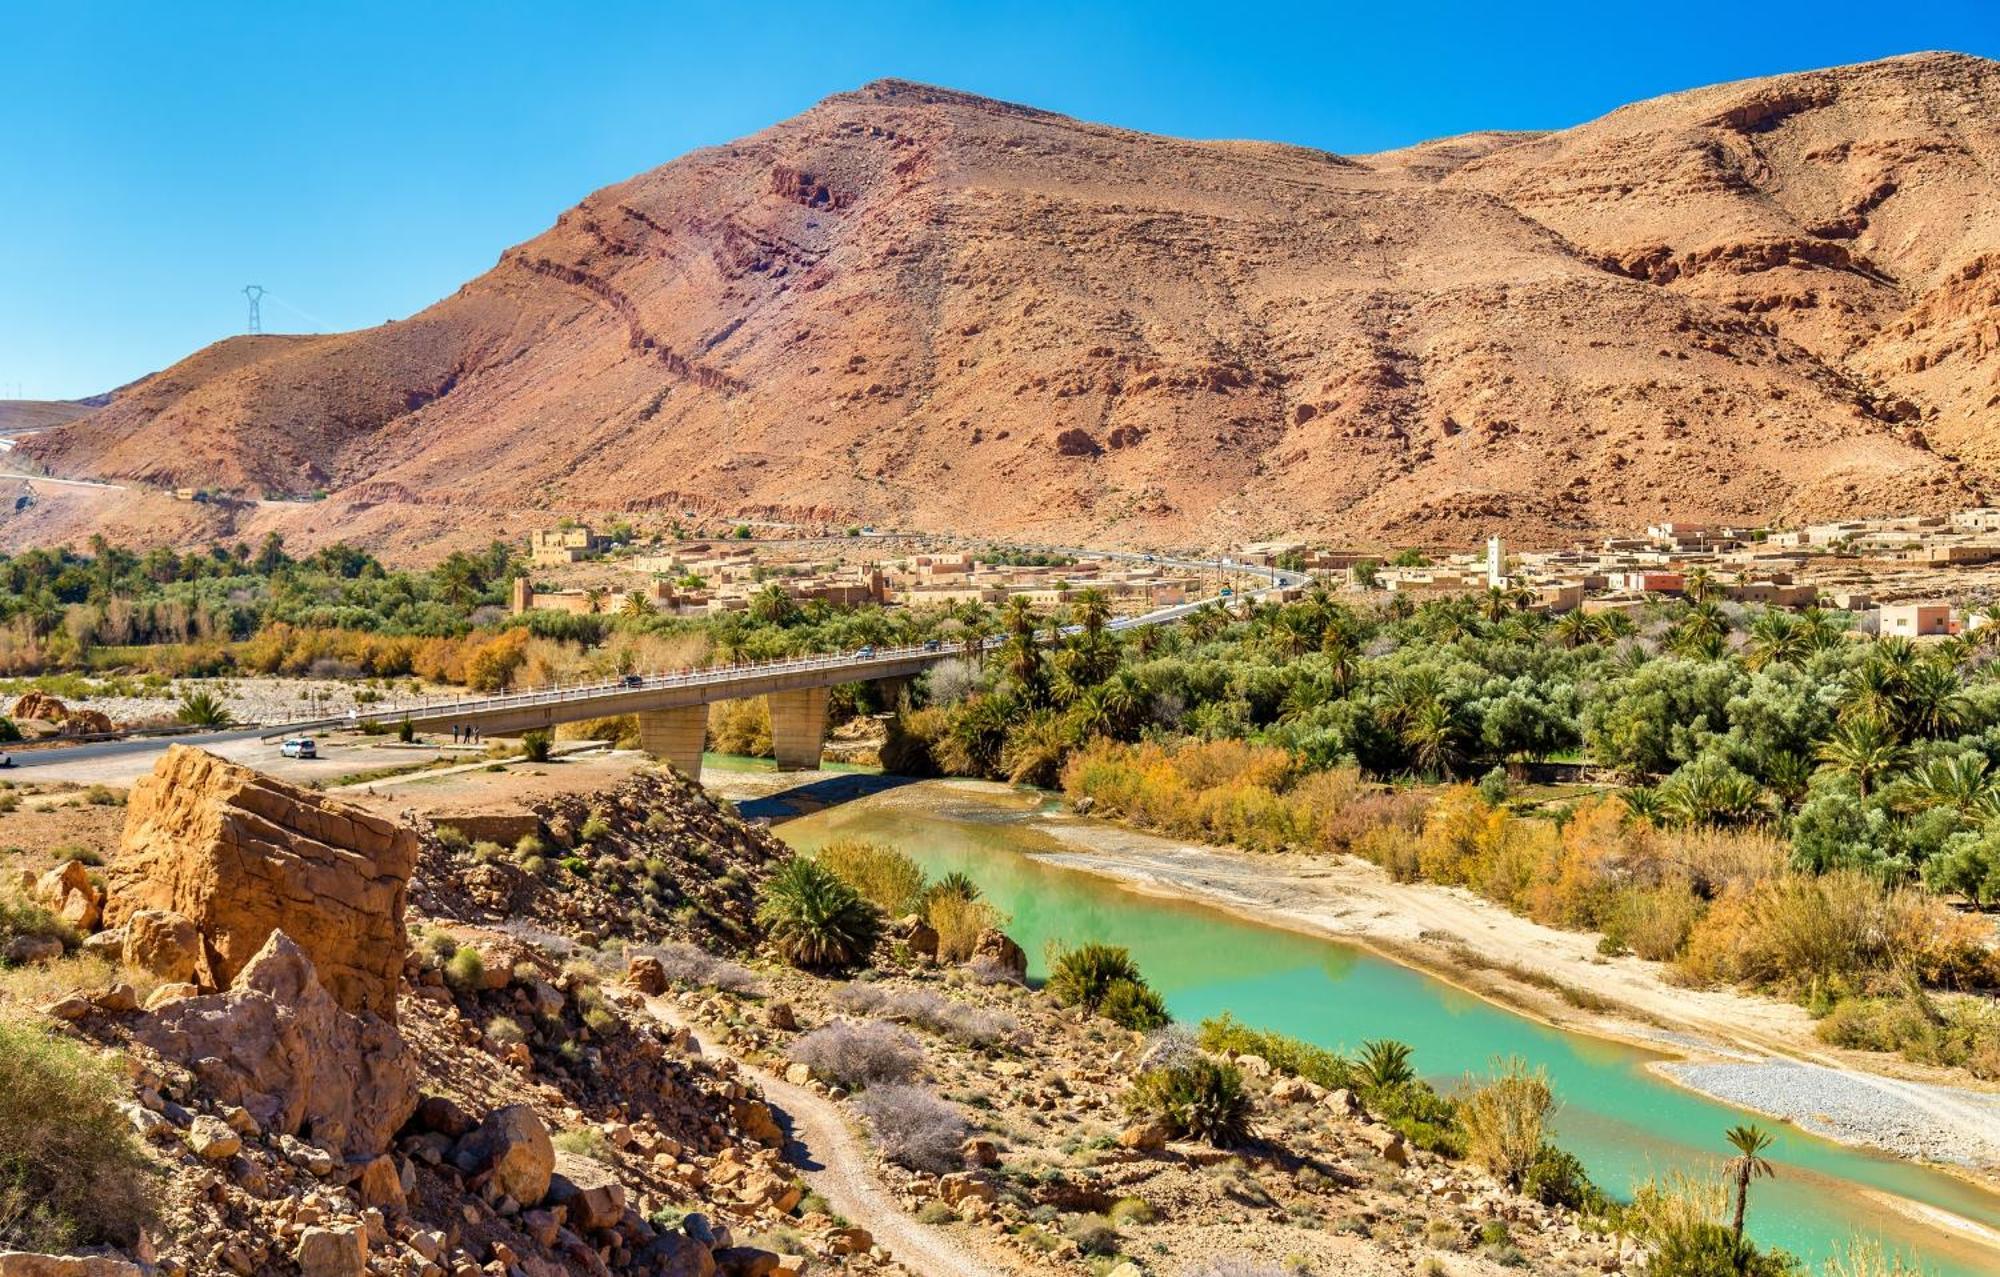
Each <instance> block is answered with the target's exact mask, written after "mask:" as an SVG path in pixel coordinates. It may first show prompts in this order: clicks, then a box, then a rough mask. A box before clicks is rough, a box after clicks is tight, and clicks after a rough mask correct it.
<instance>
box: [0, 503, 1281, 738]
mask: <svg viewBox="0 0 2000 1277" xmlns="http://www.w3.org/2000/svg"><path fill="white" fill-rule="evenodd" d="M58 482H60V481H58ZM1037 548H1046V549H1049V550H1051V551H1055V552H1060V553H1066V554H1078V555H1083V554H1091V555H1095V556H1096V557H1100V558H1114V559H1120V560H1125V561H1131V562H1145V563H1155V564H1158V565H1160V566H1163V567H1178V568H1183V569H1193V570H1198V571H1208V570H1214V569H1222V570H1240V571H1244V572H1248V573H1253V574H1256V575H1258V576H1260V577H1263V576H1267V577H1268V578H1269V579H1270V582H1271V583H1270V584H1269V585H1260V586H1259V587H1258V588H1257V589H1255V590H1249V591H1246V593H1245V594H1244V595H1243V596H1242V597H1250V598H1255V597H1258V596H1261V595H1265V594H1269V593H1272V592H1275V591H1278V590H1282V589H1285V588H1288V587H1294V586H1298V585H1302V584H1304V583H1305V582H1306V581H1307V580H1308V579H1309V578H1307V577H1306V576H1305V575H1304V574H1302V573H1297V572H1288V571H1285V570H1283V569H1278V568H1261V567H1250V566H1248V565H1244V564H1239V563H1236V562H1234V561H1232V560H1230V559H1228V558H1222V559H1183V558H1174V557H1169V556H1165V555H1152V554H1138V553H1124V552H1117V551H1111V552H1105V551H1086V550H1074V549H1064V548H1061V547H1037ZM1217 601H1219V599H1202V600H1198V601H1196V602H1193V603H1181V604H1176V605H1174V606H1172V607H1164V608H1158V609H1155V610H1154V611H1151V612H1147V613H1144V614H1143V615H1140V616H1127V617H1119V618H1116V619H1114V620H1113V621H1112V622H1111V626H1110V627H1111V628H1112V629H1114V630H1121V631H1122V630H1130V629H1137V628H1140V627H1143V626H1149V625H1167V624H1172V623H1174V622H1176V621H1180V620H1183V619H1185V618H1186V617H1188V616H1190V615H1192V614H1193V613H1194V612H1196V611H1198V610H1200V609H1201V608H1203V607H1205V606H1207V605H1208V604H1209V603H1213V602H1217ZM1076 629H1077V627H1075V626H1070V627H1068V628H1067V629H1066V630H1065V631H1064V632H1065V633H1075V632H1076ZM1003 641H1004V640H1002V639H999V638H991V639H988V640H987V641H986V648H987V649H988V650H991V649H993V648H997V647H998V646H1000V644H1001V643H1002V642H1003ZM963 651H964V649H963V648H962V647H954V646H952V645H939V646H938V647H936V648H932V647H929V646H925V645H918V646H911V647H898V648H882V649H876V650H873V651H868V652H837V653H828V654H822V655H814V656H804V657H794V658H790V659H786V660H780V661H768V662H763V663H759V664H746V665H731V666H718V667H710V668H706V669H694V670H676V671H672V672H669V673H661V674H650V675H642V676H639V677H637V678H636V680H634V681H629V682H628V681H625V680H615V681H610V682H600V683H590V684H584V685H579V686H573V687H562V686H557V687H552V688H541V689H536V690H533V691H525V692H512V693H508V694H505V695H500V696H484V697H440V698H436V699H426V700H424V701H421V702H419V703H417V704H414V705H408V704H406V705H400V706H396V707H394V708H390V709H384V710H378V711H374V712H372V713H369V714H366V715H361V716H359V717H358V718H315V719H303V720H297V721H292V722H285V723H267V724H263V725H260V726H252V727H236V728H230V729H228V730H226V731H218V732H205V733H200V734H195V735H187V736H174V737H166V738H161V737H146V738H142V739H133V740H121V741H103V742H96V743H91V744H85V745H76V746H71V747H68V748H64V749H46V750H23V751H19V752H18V753H17V754H16V755H15V762H16V765H17V767H20V768H28V769H33V768H38V767H52V766H57V765H69V764H76V763H87V762H91V761H93V760H103V759H110V758H114V757H118V756H121V755H133V756H135V757H134V758H133V759H132V761H135V762H136V761H139V759H140V758H141V757H149V756H150V755H152V754H157V753H161V752H164V751H165V749H166V748H167V746H168V745H169V744H172V743H174V742H176V741H177V742H180V743H182V744H189V745H203V746H211V745H217V744H228V743H231V742H238V741H248V740H254V739H256V738H258V737H266V736H273V735H278V734H283V733H288V732H306V731H324V730H332V729H338V728H341V727H352V726H356V725H358V724H359V723H360V722H362V721H366V720H370V719H372V720H376V721H380V722H396V721H399V720H402V719H409V720H410V721H412V722H413V723H415V724H417V725H418V726H420V727H422V726H437V727H439V729H440V730H441V729H442V725H444V724H447V723H451V722H457V721H465V720H483V719H485V718H486V717H487V716H492V715H507V716H510V717H519V716H520V715H522V714H524V713H533V714H536V715H540V716H543V717H548V718H550V719H551V720H552V721H570V720H572V719H578V718H592V717H601V716H605V715H611V714H618V713H624V712H627V711H628V710H630V709H633V708H648V709H651V708H657V707H658V705H659V703H660V702H662V701H663V700H667V699H674V698H680V699H692V700H712V699H726V698H727V697H728V696H729V694H730V693H732V692H733V693H734V694H736V695H739V696H743V695H756V694H758V693H759V692H761V691H764V690H768V689H769V686H770V685H772V684H777V683H790V684H797V685H805V684H810V685H816V686H825V685H831V684H833V683H847V682H861V681H866V680H868V679H873V678H885V677H895V676H898V675H902V674H907V673H912V672H915V671H916V670H919V669H922V668H925V667H928V666H930V665H933V664H936V663H937V662H939V661H943V660H947V659H950V658H952V657H954V656H957V655H961V654H963ZM559 706H560V707H565V708H563V709H561V710H560V711H558V710H557V707H559ZM141 770H143V769H141Z"/></svg>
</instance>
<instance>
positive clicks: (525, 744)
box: [521, 731, 553, 763]
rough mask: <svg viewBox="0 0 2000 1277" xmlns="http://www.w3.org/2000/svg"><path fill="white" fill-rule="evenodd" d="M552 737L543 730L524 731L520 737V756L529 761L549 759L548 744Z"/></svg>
mask: <svg viewBox="0 0 2000 1277" xmlns="http://www.w3.org/2000/svg"><path fill="white" fill-rule="evenodd" d="M552 741H553V738H552V737H551V736H550V735H549V734H548V733H547V732H544V731H532V732H527V733H524V734H523V735H522V737H521V757H522V758H525V759H527V760H528V761H529V762H531V763H546V762H548V761H549V746H550V744H551V743H552Z"/></svg>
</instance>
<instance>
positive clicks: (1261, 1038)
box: [1199, 1011, 1357, 1091]
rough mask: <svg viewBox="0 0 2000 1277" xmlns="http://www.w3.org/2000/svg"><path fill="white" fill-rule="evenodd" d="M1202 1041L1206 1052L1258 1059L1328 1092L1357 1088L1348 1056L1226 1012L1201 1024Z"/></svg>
mask: <svg viewBox="0 0 2000 1277" xmlns="http://www.w3.org/2000/svg"><path fill="white" fill-rule="evenodd" d="M1199 1041H1200V1042H1201V1045H1202V1048H1203V1049H1204V1050H1208V1051H1213V1052H1215V1053H1216V1054H1218V1055H1220V1054H1223V1053H1225V1052H1229V1051H1234V1052H1236V1053H1237V1054H1238V1055H1255V1056H1258V1057H1260V1058H1261V1059H1263V1060H1265V1061H1267V1062H1268V1063H1269V1064H1270V1065H1271V1067H1272V1068H1274V1069H1277V1070H1278V1071H1279V1072H1281V1073H1289V1074H1291V1075H1292V1076H1294V1077H1302V1078H1304V1079H1306V1080H1307V1081H1308V1082H1316V1083H1318V1084H1319V1085H1321V1086H1323V1087H1325V1088H1326V1089H1328V1090H1329V1091H1333V1090H1339V1089H1340V1088H1342V1087H1346V1088H1347V1089H1349V1090H1353V1089H1357V1088H1356V1087H1355V1079H1354V1063H1353V1061H1351V1060H1349V1059H1348V1058H1347V1057H1346V1056H1343V1055H1341V1054H1340V1053H1339V1052H1337V1051H1329V1050H1327V1049H1326V1048H1325V1047H1321V1046H1314V1045H1313V1044H1312V1043H1310V1042H1301V1041H1300V1040H1299V1039H1297V1038H1294V1037H1287V1036H1285V1035H1284V1034H1282V1033H1268V1032H1265V1031H1264V1030H1262V1029H1253V1028H1251V1027H1250V1026H1249V1025H1247V1024H1244V1023H1243V1022H1242V1021H1240V1020H1238V1019H1236V1017H1234V1016H1232V1015H1230V1014H1229V1012H1227V1011H1224V1012H1223V1013H1222V1014H1221V1015H1219V1016H1216V1017H1214V1018H1212V1019H1207V1020H1203V1021H1202V1022H1201V1031H1200V1034H1199Z"/></svg>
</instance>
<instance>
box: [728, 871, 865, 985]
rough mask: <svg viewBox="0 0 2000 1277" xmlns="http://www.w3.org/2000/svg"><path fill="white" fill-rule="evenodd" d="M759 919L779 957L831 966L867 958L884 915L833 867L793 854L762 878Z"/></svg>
mask: <svg viewBox="0 0 2000 1277" xmlns="http://www.w3.org/2000/svg"><path fill="white" fill-rule="evenodd" d="M762 896H763V901H762V903H761V904H760V905H759V906H758V908H757V921H758V922H759V923H760V924H762V925H763V927H764V928H765V930H766V931H767V932H768V933H769V935H770V938H771V943H772V945H773V946H774V947H775V948H776V949H777V951H778V956H779V957H781V958H783V959H784V960H785V961H786V962H789V963H791V964H792V965H793V966H795V967H804V968H806V969H808V970H830V969H839V968H842V967H851V966H854V965H855V964H857V963H860V962H863V961H865V960H866V959H867V957H868V955H869V953H870V952H871V951H872V950H873V949H874V948H875V941H876V940H877V939H878V938H880V936H881V934H882V916H881V914H880V913H878V912H877V911H876V909H875V906H874V905H871V904H869V903H868V902H867V901H866V900H863V899H862V898H861V897H860V896H859V895H858V894H856V892H855V890H854V888H852V887H850V886H848V885H847V883H846V882H844V881H842V880H841V878H840V877H839V876H838V875H836V874H835V873H834V872H833V871H832V870H830V869H828V868H827V867H826V866H824V865H822V864H820V863H819V862H817V861H815V860H811V859H809V858H807V857H804V856H794V857H792V858H791V859H790V860H788V861H786V862H785V863H784V865H783V866H781V867H780V868H779V869H778V871H777V872H776V873H774V874H772V875H771V876H770V878H768V879H766V880H765V882H764V887H763V892H762Z"/></svg>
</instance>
